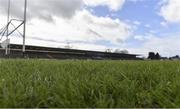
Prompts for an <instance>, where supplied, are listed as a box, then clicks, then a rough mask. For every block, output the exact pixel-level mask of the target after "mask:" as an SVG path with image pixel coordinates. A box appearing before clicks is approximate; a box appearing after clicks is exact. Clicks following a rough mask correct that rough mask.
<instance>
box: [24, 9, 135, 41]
mask: <svg viewBox="0 0 180 109" xmlns="http://www.w3.org/2000/svg"><path fill="white" fill-rule="evenodd" d="M55 19H56V21H57V22H56V24H55V25H54V24H52V23H48V22H45V21H39V20H38V19H36V20H35V19H34V20H32V21H31V22H30V23H31V24H32V25H28V27H27V29H28V32H29V35H30V36H38V37H42V38H48V39H55V40H61V41H66V40H73V41H78V40H80V41H89V42H96V41H98V40H103V41H109V42H110V43H112V44H121V43H122V41H124V40H126V39H127V38H128V37H130V35H131V33H132V31H131V26H130V25H128V24H126V23H124V22H122V21H120V20H119V19H111V18H110V17H97V16H95V15H93V14H92V13H90V12H89V11H87V10H82V11H78V12H77V13H76V15H75V16H74V17H73V18H72V19H69V20H66V19H63V18H55ZM45 27H47V28H45ZM42 33H43V34H42Z"/></svg>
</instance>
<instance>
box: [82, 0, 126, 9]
mask: <svg viewBox="0 0 180 109" xmlns="http://www.w3.org/2000/svg"><path fill="white" fill-rule="evenodd" d="M84 3H85V4H86V5H87V6H94V7H96V6H108V7H109V9H110V10H112V11H118V10H120V9H121V8H122V6H123V5H124V3H125V0H84Z"/></svg>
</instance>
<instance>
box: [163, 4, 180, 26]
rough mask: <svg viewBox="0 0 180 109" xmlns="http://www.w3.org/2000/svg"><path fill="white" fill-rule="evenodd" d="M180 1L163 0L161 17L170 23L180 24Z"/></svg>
mask: <svg viewBox="0 0 180 109" xmlns="http://www.w3.org/2000/svg"><path fill="white" fill-rule="evenodd" d="M179 12H180V0H163V2H161V10H160V15H161V16H162V17H163V18H164V19H165V20H166V21H167V22H170V23H180V13H179Z"/></svg>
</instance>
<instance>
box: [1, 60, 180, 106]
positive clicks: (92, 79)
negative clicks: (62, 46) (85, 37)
mask: <svg viewBox="0 0 180 109" xmlns="http://www.w3.org/2000/svg"><path fill="white" fill-rule="evenodd" d="M0 107H92V108H93V107H124V108H125V107H131V108H134V107H137V108H138V107H180V62H178V61H68V60H67V61H56V60H18V59H17V60H0Z"/></svg>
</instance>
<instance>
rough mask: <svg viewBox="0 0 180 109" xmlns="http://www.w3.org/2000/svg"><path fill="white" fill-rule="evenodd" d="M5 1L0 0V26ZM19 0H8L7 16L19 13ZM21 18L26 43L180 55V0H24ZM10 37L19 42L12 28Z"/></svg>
mask: <svg viewBox="0 0 180 109" xmlns="http://www.w3.org/2000/svg"><path fill="white" fill-rule="evenodd" d="M7 2H8V0H0V28H1V27H3V26H4V25H6V23H7V20H6V19H7V4H8V3H7ZM23 3H24V0H11V18H17V19H22V18H23ZM27 20H28V22H27V40H26V43H27V44H29V45H41V46H50V47H64V46H65V45H67V43H70V45H71V46H72V47H73V48H75V49H88V50H99V51H105V49H127V50H128V51H129V52H130V53H135V54H143V55H147V53H148V52H149V51H155V52H159V53H160V54H161V55H163V56H172V55H176V54H179V55H180V43H179V42H180V0H28V15H27ZM13 24H14V25H15V26H16V25H18V24H19V23H18V22H13ZM12 28H13V26H12V25H11V27H10V30H11V29H12ZM19 31H20V32H21V31H22V28H20V29H19ZM10 39H11V43H18V44H21V43H22V38H21V36H20V35H18V32H16V33H14V34H13V35H12V36H11V37H10Z"/></svg>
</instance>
